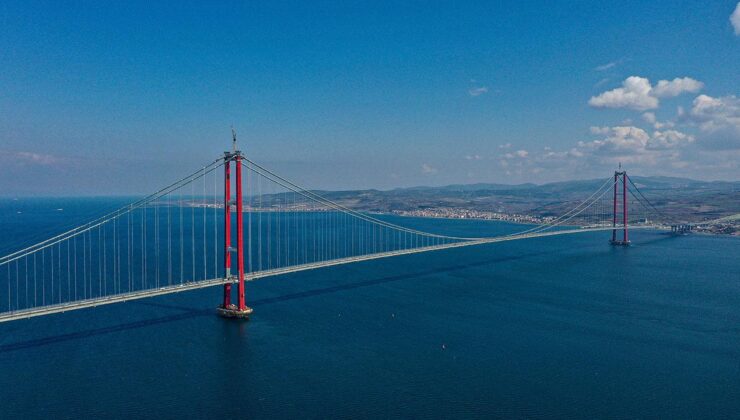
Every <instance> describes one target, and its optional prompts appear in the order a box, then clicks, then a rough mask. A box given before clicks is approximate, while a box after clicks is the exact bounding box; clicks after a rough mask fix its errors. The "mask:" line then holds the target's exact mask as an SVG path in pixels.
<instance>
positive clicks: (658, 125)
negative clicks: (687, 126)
mask: <svg viewBox="0 0 740 420" xmlns="http://www.w3.org/2000/svg"><path fill="white" fill-rule="evenodd" d="M642 120H643V121H645V122H646V123H648V124H651V125H652V126H653V128H655V129H656V130H661V129H663V128H673V126H674V125H675V124H674V123H673V122H672V121H665V122H660V121H658V119H657V118H656V117H655V113H652V112H645V113H643V114H642Z"/></svg>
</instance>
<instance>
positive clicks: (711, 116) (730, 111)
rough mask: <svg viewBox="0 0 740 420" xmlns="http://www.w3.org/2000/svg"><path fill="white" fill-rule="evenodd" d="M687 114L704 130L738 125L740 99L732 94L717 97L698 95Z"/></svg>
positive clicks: (739, 124)
mask: <svg viewBox="0 0 740 420" xmlns="http://www.w3.org/2000/svg"><path fill="white" fill-rule="evenodd" d="M689 115H690V117H691V118H692V119H693V120H694V121H697V122H699V123H700V124H701V125H700V127H701V129H702V130H704V131H714V130H717V129H719V128H724V127H728V126H729V127H740V99H738V98H737V97H735V96H733V95H730V96H724V97H719V98H713V97H711V96H709V95H699V96H697V97H696V98H695V99H694V102H693V106H692V107H691V111H689Z"/></svg>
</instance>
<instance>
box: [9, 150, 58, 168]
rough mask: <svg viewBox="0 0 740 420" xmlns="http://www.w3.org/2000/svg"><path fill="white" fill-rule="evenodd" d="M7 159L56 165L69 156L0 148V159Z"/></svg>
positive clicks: (17, 161) (13, 161)
mask: <svg viewBox="0 0 740 420" xmlns="http://www.w3.org/2000/svg"><path fill="white" fill-rule="evenodd" d="M1 160H7V161H9V162H12V163H15V164H34V165H42V166H49V165H56V164H63V163H68V162H70V159H69V158H65V157H60V156H54V155H48V154H43V153H34V152H26V151H9V150H0V161H1Z"/></svg>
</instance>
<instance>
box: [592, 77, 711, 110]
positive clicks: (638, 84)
mask: <svg viewBox="0 0 740 420" xmlns="http://www.w3.org/2000/svg"><path fill="white" fill-rule="evenodd" d="M703 87H704V84H703V83H702V82H700V81H698V80H695V79H692V78H690V77H683V78H675V79H673V80H671V81H668V80H660V81H658V84H657V85H655V87H653V86H652V85H651V84H650V80H648V79H647V78H644V77H639V76H630V77H628V78H627V79H625V80H624V81H623V82H622V87H619V88H616V89H612V90H609V91H606V92H602V93H601V94H599V95H597V96H593V97H591V99H589V101H588V104H589V105H591V106H592V107H594V108H630V109H634V110H637V111H647V110H649V109H655V108H658V105H659V104H660V101H659V98H667V97H674V96H678V95H680V94H681V93H684V92H698V91H699V90H701V89H702V88H703Z"/></svg>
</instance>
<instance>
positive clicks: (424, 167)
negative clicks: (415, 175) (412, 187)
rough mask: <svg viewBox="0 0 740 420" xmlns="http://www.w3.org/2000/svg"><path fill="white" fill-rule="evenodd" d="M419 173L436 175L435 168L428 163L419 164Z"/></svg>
mask: <svg viewBox="0 0 740 420" xmlns="http://www.w3.org/2000/svg"><path fill="white" fill-rule="evenodd" d="M421 173H423V174H427V175H434V174H436V173H437V168H435V167H433V166H432V165H430V164H428V163H422V164H421Z"/></svg>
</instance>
